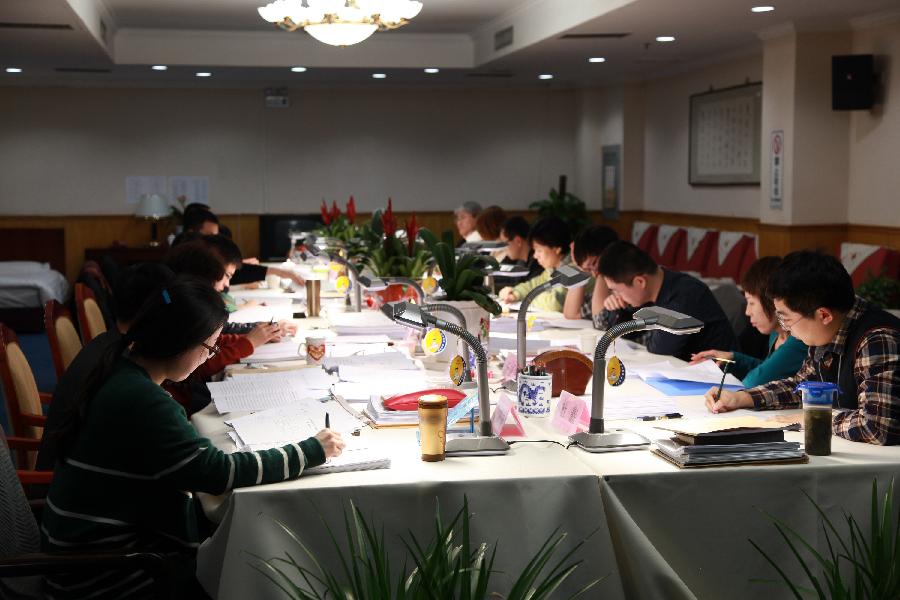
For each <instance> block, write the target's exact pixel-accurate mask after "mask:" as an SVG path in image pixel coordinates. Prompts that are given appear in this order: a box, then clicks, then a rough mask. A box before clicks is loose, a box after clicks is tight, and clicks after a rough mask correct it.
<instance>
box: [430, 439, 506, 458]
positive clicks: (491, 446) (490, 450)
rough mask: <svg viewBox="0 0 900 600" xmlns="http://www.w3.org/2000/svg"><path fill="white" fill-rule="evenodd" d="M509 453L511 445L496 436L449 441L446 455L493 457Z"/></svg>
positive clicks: (445, 451)
mask: <svg viewBox="0 0 900 600" xmlns="http://www.w3.org/2000/svg"><path fill="white" fill-rule="evenodd" d="M508 451H509V444H507V443H506V440H504V439H503V438H501V437H497V436H496V435H491V436H484V435H471V436H469V435H467V436H465V437H458V438H453V439H452V440H447V444H446V447H445V450H444V453H445V454H446V455H447V456H491V455H495V454H506V453H507V452H508Z"/></svg>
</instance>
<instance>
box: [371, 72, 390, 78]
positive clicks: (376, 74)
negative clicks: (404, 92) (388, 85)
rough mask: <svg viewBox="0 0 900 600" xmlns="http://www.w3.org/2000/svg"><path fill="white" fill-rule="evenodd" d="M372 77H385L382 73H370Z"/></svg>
mask: <svg viewBox="0 0 900 600" xmlns="http://www.w3.org/2000/svg"><path fill="white" fill-rule="evenodd" d="M372 79H387V75H385V74H384V73H372Z"/></svg>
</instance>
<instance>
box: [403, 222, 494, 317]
mask: <svg viewBox="0 0 900 600" xmlns="http://www.w3.org/2000/svg"><path fill="white" fill-rule="evenodd" d="M419 237H421V238H422V241H423V242H425V245H426V246H427V247H428V250H429V252H431V255H432V256H433V257H434V260H435V263H436V264H437V267H438V269H439V270H440V272H441V280H440V282H439V285H440V287H441V289H442V290H444V298H443V299H444V300H450V301H453V300H472V301H473V302H475V304H477V305H478V306H480V307H481V308H483V309H484V310H486V311H488V312H489V313H491V314H492V315H499V314H500V305H499V304H497V302H496V301H495V300H494V299H493V298H491V296H490V293H491V292H490V290H489V289H488V288H487V286H485V285H484V278H485V271H484V269H485V268H486V267H491V268H493V269H495V270H499V269H500V265H499V264H498V263H497V261H496V259H494V258H493V257H492V256H486V255H484V254H463V255H462V256H459V257H457V256H456V252H455V250H454V248H453V235H452V234H450V232H444V238H445V239H443V240H438V239H437V236H435V235H434V234H433V233H432V232H431V231H429V230H428V229H426V228H424V227H423V228H422V229H420V230H419ZM448 238H449V239H448Z"/></svg>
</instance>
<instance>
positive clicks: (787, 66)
mask: <svg viewBox="0 0 900 600" xmlns="http://www.w3.org/2000/svg"><path fill="white" fill-rule="evenodd" d="M764 44H765V49H764V51H763V102H762V132H761V135H760V139H761V145H762V157H761V159H760V187H759V220H760V221H761V222H763V223H778V224H787V223H790V222H791V214H792V213H791V211H792V210H793V205H794V194H793V181H794V176H793V167H794V153H795V152H796V148H794V104H795V89H794V83H795V73H796V71H797V67H796V56H797V40H796V37H795V36H794V35H793V34H789V35H782V36H779V37H777V38H774V39H769V40H766V41H765V43H764ZM773 131H782V132H783V133H784V167H783V170H782V176H783V178H784V181H783V184H782V192H781V208H780V209H778V208H776V209H773V208H771V207H770V205H769V203H770V194H771V186H772V155H771V150H770V148H769V144H771V134H772V132H773Z"/></svg>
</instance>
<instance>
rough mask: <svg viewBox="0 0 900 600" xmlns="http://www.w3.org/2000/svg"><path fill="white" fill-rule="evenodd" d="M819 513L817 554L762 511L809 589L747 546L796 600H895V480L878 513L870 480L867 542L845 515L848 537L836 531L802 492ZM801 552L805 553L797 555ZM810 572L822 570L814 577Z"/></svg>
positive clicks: (898, 546)
mask: <svg viewBox="0 0 900 600" xmlns="http://www.w3.org/2000/svg"><path fill="white" fill-rule="evenodd" d="M803 493H804V495H805V496H806V497H807V499H808V500H809V501H810V503H811V504H812V505H813V506H814V507H815V509H816V511H817V512H818V513H819V516H820V517H821V521H822V532H823V533H824V534H825V542H826V544H827V546H828V554H827V555H823V554H822V553H820V552H818V551H817V550H816V549H815V548H814V547H813V546H812V544H811V543H809V542H808V541H806V540H804V539H803V537H802V536H801V535H800V534H799V533H797V531H796V530H794V529H792V528H791V527H790V526H789V525H787V524H785V523H784V522H783V521H781V520H779V519H778V518H776V517H774V516H772V515H770V514H768V513H765V514H766V516H768V518H769V519H771V520H772V522H773V523H774V525H775V528H776V529H777V530H778V533H779V534H780V535H781V537H782V538H783V539H784V541H785V542H786V543H787V545H788V547H789V548H790V550H791V553H792V554H793V555H794V557H795V558H796V559H797V561H798V562H799V563H800V566H801V567H802V568H803V572H804V573H805V574H806V577H807V579H808V580H809V584H810V585H811V586H812V587H803V586H801V585H800V584H799V583H795V582H793V581H791V579H790V578H789V577H788V575H787V574H786V573H785V572H784V569H782V568H781V566H779V565H778V563H776V562H775V561H774V560H773V559H772V558H771V557H770V556H769V555H768V554H767V553H766V552H765V551H763V550H762V548H760V547H759V546H758V545H757V544H756V543H755V542H754V541H753V540H750V543H751V544H752V545H753V547H754V548H756V550H757V551H759V553H760V554H762V556H763V558H765V559H766V560H767V561H768V562H769V564H771V565H772V567H774V568H775V570H776V571H777V572H778V574H779V575H780V576H781V579H782V580H783V581H784V583H785V584H786V585H787V587H788V588H789V589H790V590H791V593H792V594H793V595H794V598H797V599H799V600H802V599H803V598H808V597H813V598H820V599H825V598H829V599H833V600H856V599H859V600H862V599H863V598H865V599H866V600H893V599H896V598H900V519H898V520H897V524H896V525H894V524H893V518H894V513H895V512H896V509H895V507H894V480H893V479H892V480H891V483H890V485H889V486H888V488H887V491H886V492H885V494H884V499H883V500H882V502H881V510H880V511H879V497H878V481H877V480H875V481H873V482H872V514H871V524H870V527H869V538H868V540H867V539H866V536H865V534H864V533H863V530H862V527H860V525H859V522H858V521H857V520H856V519H855V518H854V517H853V516H852V515H848V514H847V513H846V512H845V513H844V521H845V522H846V529H847V531H846V533H843V534H842V533H840V532H839V531H838V529H837V527H836V526H835V524H834V523H833V522H832V521H831V519H829V518H828V516H827V515H826V514H825V512H824V511H823V510H822V507H820V506H819V505H818V504H817V503H816V501H815V500H813V499H812V498H811V497H810V495H809V494H807V493H806V492H803ZM801 549H803V550H805V553H806V554H807V555H808V556H807V557H804V556H803V555H801ZM814 570H820V571H821V573H820V574H818V575H817V574H815V573H814V572H813V571H814Z"/></svg>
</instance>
